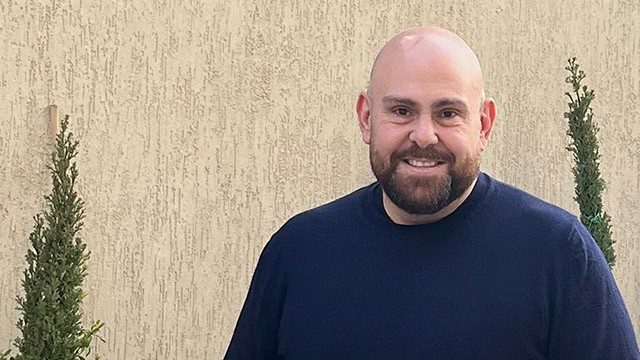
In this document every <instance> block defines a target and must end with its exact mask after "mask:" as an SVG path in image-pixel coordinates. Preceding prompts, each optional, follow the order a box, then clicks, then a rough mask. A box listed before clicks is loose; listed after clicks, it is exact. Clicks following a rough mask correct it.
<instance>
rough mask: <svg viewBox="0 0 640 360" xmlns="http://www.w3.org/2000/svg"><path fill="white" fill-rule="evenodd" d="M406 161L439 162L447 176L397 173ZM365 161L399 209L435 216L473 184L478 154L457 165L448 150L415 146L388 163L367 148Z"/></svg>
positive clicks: (374, 150) (371, 147)
mask: <svg viewBox="0 0 640 360" xmlns="http://www.w3.org/2000/svg"><path fill="white" fill-rule="evenodd" d="M408 157H410V158H425V159H429V161H436V162H443V163H445V164H446V166H447V172H446V173H445V174H438V175H434V176H428V177H427V176H417V175H413V176H412V175H408V174H402V173H399V172H398V171H397V168H398V165H399V164H400V162H401V161H404V159H406V158H408ZM369 159H370V162H371V169H372V170H373V174H374V175H375V177H376V178H377V179H378V182H379V183H380V185H381V186H382V189H383V190H384V192H385V193H386V194H387V196H388V197H389V199H390V200H391V201H392V202H393V203H394V204H395V205H396V206H397V207H399V208H400V209H402V210H404V211H405V212H407V213H409V214H414V215H430V214H435V213H437V212H438V211H440V210H442V209H443V208H444V207H446V206H447V205H449V204H450V203H451V202H452V201H454V200H456V199H458V198H459V197H460V196H461V195H462V194H463V193H464V192H465V191H466V190H467V189H468V188H469V187H470V186H471V184H473V181H474V180H475V179H476V177H477V176H478V171H479V169H480V154H479V153H478V152H476V153H475V154H473V155H472V156H470V157H468V158H467V159H465V160H464V161H462V162H460V163H457V162H456V159H455V156H454V155H453V154H452V153H451V152H449V151H448V150H442V149H437V148H435V147H433V146H429V147H427V148H424V149H423V148H420V147H419V146H417V145H416V144H412V146H411V147H409V148H406V149H399V150H396V151H394V152H393V153H391V156H390V157H389V161H388V162H386V161H385V159H384V157H383V155H382V154H380V153H379V152H377V151H376V147H375V146H373V144H371V146H370V147H369ZM439 166H441V165H439Z"/></svg>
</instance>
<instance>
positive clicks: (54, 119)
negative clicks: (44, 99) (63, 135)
mask: <svg viewBox="0 0 640 360" xmlns="http://www.w3.org/2000/svg"><path fill="white" fill-rule="evenodd" d="M49 119H50V121H51V137H52V138H54V139H55V138H56V136H58V132H60V117H59V116H58V105H49Z"/></svg>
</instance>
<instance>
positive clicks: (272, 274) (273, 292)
mask: <svg viewBox="0 0 640 360" xmlns="http://www.w3.org/2000/svg"><path fill="white" fill-rule="evenodd" d="M284 283H285V281H284V271H283V269H282V259H281V256H280V251H279V249H278V248H277V244H274V239H273V238H272V239H271V241H270V242H269V243H267V245H266V246H265V248H264V250H263V251H262V254H261V255H260V259H259V260H258V265H257V267H256V270H255V273H254V274H253V279H252V281H251V286H250V287H249V293H248V295H247V299H246V301H245V303H244V306H243V308H242V311H241V313H240V317H239V319H238V322H237V324H236V328H235V331H234V333H233V336H232V338H231V343H230V344H229V348H228V349H227V354H226V355H225V357H224V358H225V360H237V359H238V360H240V359H252V360H254V359H255V360H262V359H264V360H266V359H276V356H277V351H278V343H277V334H278V328H279V324H280V315H281V312H282V303H283V300H284V295H285V291H286V290H285V284H284Z"/></svg>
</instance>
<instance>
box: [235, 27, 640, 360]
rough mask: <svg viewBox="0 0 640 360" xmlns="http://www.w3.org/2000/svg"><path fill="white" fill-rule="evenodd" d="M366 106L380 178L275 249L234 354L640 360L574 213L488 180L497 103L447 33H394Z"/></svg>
mask: <svg viewBox="0 0 640 360" xmlns="http://www.w3.org/2000/svg"><path fill="white" fill-rule="evenodd" d="M356 111H357V114H358V122H359V126H360V130H361V133H362V138H363V140H364V142H365V143H366V144H368V145H369V149H370V151H369V154H370V161H371V167H372V169H373V173H374V174H375V176H376V178H377V179H378V181H377V182H376V183H374V184H372V185H369V186H367V187H364V188H362V189H360V190H357V191H356V192H354V193H352V194H350V195H347V196H346V197H343V198H341V199H338V200H336V201H334V202H332V203H329V204H327V205H324V206H321V207H319V208H316V209H313V210H309V211H307V212H305V213H302V214H300V215H297V216H295V217H294V218H292V219H291V220H289V221H288V222H287V223H286V224H285V225H284V226H283V227H282V228H281V229H280V230H279V231H278V232H277V233H276V234H275V235H273V237H272V239H271V240H270V241H269V243H268V244H267V246H266V247H265V249H264V251H263V253H262V255H261V257H260V260H259V263H258V266H257V269H256V272H255V275H254V278H253V281H252V284H251V288H250V290H249V294H248V296H247V300H246V303H245V305H244V308H243V309H242V312H241V314H240V318H239V320H238V323H237V326H236V329H235V332H234V334H233V338H232V340H231V344H230V346H229V349H228V352H227V356H226V358H227V359H276V358H278V359H280V358H282V359H638V358H639V355H638V347H637V344H636V340H635V335H634V333H633V329H632V326H631V322H630V320H629V316H628V314H627V311H626V309H625V306H624V304H623V302H622V299H621V297H620V294H619V292H618V289H617V287H616V285H615V282H614V280H613V277H612V275H611V273H610V271H609V268H608V266H607V264H606V262H605V260H604V257H603V255H602V253H601V252H600V250H599V249H598V247H597V246H596V244H595V242H594V241H593V239H592V238H591V236H590V235H589V233H588V232H587V230H586V229H585V228H584V227H583V226H582V225H581V224H580V222H579V221H578V220H577V219H576V218H575V217H574V216H572V215H570V214H568V213H567V212H565V211H563V210H561V209H559V208H557V207H554V206H552V205H549V204H547V203H544V202H543V201H541V200H539V199H537V198H535V197H533V196H531V195H528V194H526V193H524V192H522V191H520V190H517V189H515V188H512V187H509V186H507V185H505V184H502V183H500V182H498V181H496V180H493V179H491V178H490V177H489V176H487V175H486V174H483V173H479V162H480V153H481V152H482V151H483V150H484V149H485V147H486V146H487V141H488V140H489V137H490V135H491V130H492V128H493V124H494V120H495V117H496V109H495V104H494V101H493V100H491V99H488V98H485V97H484V94H483V84H482V73H481V70H480V65H479V62H478V59H477V58H476V56H475V54H474V53H473V51H472V50H471V49H470V48H469V47H468V45H467V44H466V43H465V42H464V41H463V40H462V39H460V38H459V37H457V36H456V35H454V34H453V33H451V32H448V31H446V30H443V29H439V28H417V29H409V30H406V31H403V32H401V33H399V34H398V35H396V36H395V37H393V38H392V39H391V40H390V41H389V43H387V44H386V45H385V46H384V48H383V49H382V50H381V51H380V54H379V55H378V57H377V58H376V61H375V63H374V66H373V69H372V71H371V79H370V86H369V88H368V89H367V91H366V92H364V93H362V94H360V96H359V97H358V101H357V107H356Z"/></svg>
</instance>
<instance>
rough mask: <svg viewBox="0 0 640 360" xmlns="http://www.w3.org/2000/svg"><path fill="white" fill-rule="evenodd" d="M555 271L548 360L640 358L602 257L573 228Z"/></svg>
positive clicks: (582, 230) (581, 232)
mask: <svg viewBox="0 0 640 360" xmlns="http://www.w3.org/2000/svg"><path fill="white" fill-rule="evenodd" d="M569 244H570V246H571V248H570V249H569V250H568V251H566V252H565V253H563V254H562V256H561V258H562V261H561V264H560V265H559V266H558V267H557V268H556V270H557V279H559V280H558V281H557V282H556V284H555V285H556V286H555V287H556V290H555V292H556V294H555V296H553V298H554V299H555V302H554V305H553V306H552V307H551V311H552V316H551V319H552V321H551V326H550V329H549V330H550V331H549V348H548V350H549V351H548V358H549V359H562V360H566V359H625V360H626V359H639V358H640V357H639V355H638V345H637V343H636V339H635V335H634V332H633V327H632V325H631V321H630V319H629V315H628V313H627V309H626V308H625V305H624V303H623V301H622V297H621V296H620V292H619V291H618V288H617V286H616V284H615V281H614V279H613V276H612V274H611V271H610V270H609V267H608V265H607V263H606V261H605V259H604V256H603V255H602V253H601V252H600V249H599V248H598V247H597V245H596V243H595V241H594V240H593V238H592V237H591V235H590V234H589V233H588V232H587V230H586V229H585V228H584V227H583V226H582V225H580V224H578V225H576V227H575V228H574V231H573V233H572V235H571V238H570V241H569Z"/></svg>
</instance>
